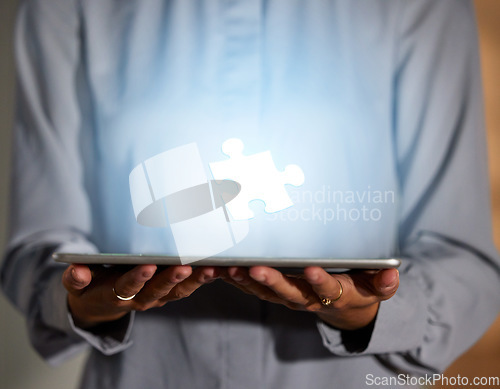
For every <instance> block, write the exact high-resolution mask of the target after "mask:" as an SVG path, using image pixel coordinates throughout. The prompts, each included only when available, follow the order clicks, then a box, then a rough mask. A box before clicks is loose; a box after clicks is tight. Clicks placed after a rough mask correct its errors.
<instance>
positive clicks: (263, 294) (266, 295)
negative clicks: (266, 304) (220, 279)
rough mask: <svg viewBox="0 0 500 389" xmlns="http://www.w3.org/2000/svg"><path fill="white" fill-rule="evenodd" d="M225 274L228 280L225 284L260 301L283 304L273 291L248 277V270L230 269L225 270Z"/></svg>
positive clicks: (241, 268) (242, 268)
mask: <svg viewBox="0 0 500 389" xmlns="http://www.w3.org/2000/svg"><path fill="white" fill-rule="evenodd" d="M227 274H228V276H229V278H228V279H227V280H226V282H228V283H230V284H232V285H234V286H235V287H237V288H238V289H240V290H242V291H243V292H245V293H247V294H251V295H254V296H256V297H258V298H259V299H261V300H266V301H270V302H273V303H284V301H282V300H281V299H280V298H279V297H278V296H277V295H276V293H274V291H272V290H271V289H269V288H268V287H267V286H265V285H262V284H261V283H259V282H257V281H255V280H254V279H253V278H252V277H250V275H249V269H248V268H246V267H230V268H228V269H227Z"/></svg>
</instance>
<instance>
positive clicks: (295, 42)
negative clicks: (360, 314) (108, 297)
mask: <svg viewBox="0 0 500 389" xmlns="http://www.w3.org/2000/svg"><path fill="white" fill-rule="evenodd" d="M16 53H17V63H18V74H19V92H18V112H17V120H16V128H15V134H14V135H15V145H14V147H15V151H14V157H15V158H14V159H15V160H14V167H13V173H12V179H13V181H12V188H13V192H12V203H11V204H12V207H11V235H10V240H9V246H8V250H7V254H6V257H5V260H4V263H3V268H2V285H3V288H4V290H5V291H6V293H7V295H8V296H9V297H10V299H11V300H12V301H13V302H14V303H15V304H16V305H17V306H19V307H20V309H21V310H22V311H23V312H24V313H25V314H26V316H27V320H28V324H29V328H30V336H31V339H32V342H33V345H34V347H35V348H36V349H37V350H38V351H39V352H40V353H41V355H42V356H44V357H45V358H46V359H47V360H49V361H51V362H54V363H57V362H58V361H61V360H63V359H64V358H67V357H69V356H70V355H72V354H73V353H76V352H78V351H80V350H81V349H82V348H83V347H85V346H86V345H87V344H91V345H92V346H93V352H92V353H91V355H90V360H89V363H88V364H87V367H86V370H85V373H84V377H83V382H82V387H84V388H109V387H113V388H137V387H147V388H150V387H151V388H153V387H172V388H177V387H189V388H287V389H288V388H304V387H309V386H311V387H315V388H360V387H363V386H365V385H368V384H369V383H370V382H369V380H368V378H367V374H371V375H372V376H371V377H388V378H389V377H392V379H395V378H397V374H399V373H405V374H406V373H409V374H415V375H419V374H420V375H421V374H432V373H434V372H438V371H441V370H443V369H444V368H445V367H446V366H447V365H448V364H450V363H451V362H452V361H453V360H454V359H455V358H456V357H458V355H460V354H461V353H462V352H463V351H464V350H465V349H466V348H468V347H469V346H470V345H471V344H473V343H474V342H475V341H476V340H477V339H478V338H479V337H480V336H481V334H482V333H483V332H484V331H485V329H486V328H487V327H488V325H489V324H490V323H491V322H492V321H493V319H494V318H495V317H496V315H497V313H498V311H499V306H500V300H499V298H498V296H500V282H499V274H500V270H499V266H500V260H499V257H498V253H497V251H496V249H495V248H494V246H493V244H492V239H491V226H490V208H489V197H488V184H487V182H488V176H487V166H486V157H485V155H486V147H485V139H484V138H485V137H484V123H483V117H482V114H483V113H482V109H483V108H482V107H483V106H482V101H481V89H480V74H479V62H478V53H477V41H476V32H475V22H474V15H473V9H472V6H471V4H470V3H469V2H467V1H460V0H441V1H439V2H437V1H432V0H429V1H423V0H420V1H389V0H380V1H377V0H372V1H326V0H308V1H299V0H287V1H285V0H282V1H280V0H270V1H255V0H241V1H219V0H213V1H208V0H206V1H201V0H200V1H194V0H193V1H191V0H177V1H176V0H171V1H161V0H154V1H153V0H151V1H142V2H138V1H123V0H99V1H97V0H87V1H67V0H50V1H48V0H31V1H25V2H24V3H23V4H22V5H21V8H20V13H19V19H18V25H17V35H16ZM232 137H238V138H240V139H242V140H243V141H244V143H245V151H244V153H245V154H247V155H252V154H254V153H258V152H261V151H265V150H270V151H271V152H272V154H273V157H274V162H275V164H276V167H277V170H279V171H281V170H283V169H284V167H285V166H286V165H287V164H290V163H293V164H297V165H299V166H300V167H301V168H302V169H303V171H304V175H305V178H306V179H305V183H304V185H303V186H301V187H300V188H289V193H290V195H291V197H292V199H293V200H294V203H295V205H294V206H293V207H291V208H289V209H287V210H285V211H282V212H280V213H279V214H276V215H269V214H265V213H264V212H263V210H262V207H261V206H260V205H259V204H251V207H252V209H253V210H255V212H256V217H255V218H254V219H252V220H250V222H249V223H250V233H249V236H248V237H247V238H246V239H245V240H244V241H243V242H242V243H241V244H239V245H237V246H235V247H234V248H233V249H231V250H230V251H228V252H227V253H226V254H227V255H258V256H277V257H279V256H301V257H304V258H308V257H319V256H330V257H363V256H365V257H388V256H396V255H398V256H402V257H403V258H404V261H403V265H402V267H401V269H400V271H401V274H400V277H401V284H400V288H399V290H398V292H397V294H396V295H395V296H394V297H393V298H392V299H390V300H389V301H386V302H383V303H382V304H381V306H380V309H379V312H378V315H377V318H376V320H375V323H374V326H373V329H368V330H367V331H368V332H367V331H365V332H364V334H365V335H366V334H367V333H368V337H367V338H362V337H361V336H360V335H359V334H356V333H354V335H355V336H353V334H352V333H351V334H349V333H347V332H341V331H338V330H336V329H334V328H331V327H329V326H328V325H326V324H324V323H322V322H320V321H319V320H318V319H317V318H316V316H314V315H313V314H310V313H305V312H295V311H291V310H288V309H287V308H284V307H281V306H277V305H273V304H270V303H266V302H262V301H259V300H257V299H256V298H253V297H250V296H247V295H243V294H242V293H241V292H239V291H237V290H236V289H234V288H233V287H231V286H228V285H225V284H223V283H222V282H215V283H213V284H211V285H208V286H204V287H203V288H202V289H200V290H198V291H197V292H196V293H194V295H193V296H191V297H189V298H188V299H185V300H182V301H179V302H175V303H169V304H167V305H166V306H165V307H164V308H162V309H156V310H151V311H148V312H141V313H137V314H132V315H129V316H127V317H126V318H124V319H122V320H120V321H119V322H117V323H110V324H109V325H108V326H103V328H100V329H99V332H97V333H96V332H94V333H89V332H85V331H82V330H80V329H78V328H75V326H74V325H73V323H72V321H71V318H70V317H69V315H68V311H67V306H66V293H65V291H64V288H63V287H62V285H61V281H60V277H61V273H62V271H63V267H62V265H60V264H56V263H54V262H53V261H52V260H51V259H50V253H51V252H52V251H64V252H82V253H88V252H97V251H100V252H124V253H146V252H162V253H173V254H175V244H174V242H173V238H172V235H171V233H170V231H169V229H168V228H164V229H160V228H158V229H153V228H148V227H144V226H141V225H139V224H138V223H137V222H136V220H135V218H134V212H133V209H132V206H131V200H130V195H129V182H128V179H129V173H130V172H131V171H132V169H133V168H134V167H135V166H137V165H138V164H140V163H141V162H143V161H144V160H146V159H147V158H150V157H152V156H154V155H156V154H158V153H161V152H163V151H165V150H168V149H172V148H175V147H178V146H181V145H184V144H188V143H191V142H196V144H197V145H198V147H199V150H200V154H201V157H202V159H203V160H204V161H205V162H207V163H209V162H215V161H220V160H223V159H224V158H225V157H224V155H223V154H222V153H221V145H222V143H223V142H224V141H225V140H226V139H228V138H232ZM353 209H354V210H357V211H352V210H353ZM363 209H365V210H366V211H365V212H368V213H365V216H366V215H367V216H366V218H364V217H363V216H362V212H363ZM356 212H357V213H356ZM353 215H354V216H353ZM356 215H358V217H356ZM370 331H371V333H370ZM356 335H359V336H358V337H357V338H356ZM400 385H401V381H399V382H396V383H395V384H394V385H393V387H398V386H400ZM375 387H376V385H375Z"/></svg>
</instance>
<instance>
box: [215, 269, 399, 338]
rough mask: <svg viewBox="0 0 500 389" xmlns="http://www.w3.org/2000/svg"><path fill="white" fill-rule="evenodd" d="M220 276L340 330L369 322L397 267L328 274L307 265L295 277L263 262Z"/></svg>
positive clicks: (394, 282) (389, 291) (393, 285)
mask: <svg viewBox="0 0 500 389" xmlns="http://www.w3.org/2000/svg"><path fill="white" fill-rule="evenodd" d="M222 278H223V279H224V280H225V281H226V282H228V283H230V284H232V285H234V286H236V287H238V288H239V289H241V290H243V291H244V292H246V293H249V294H253V295H255V296H257V297H259V298H260V299H262V300H266V301H270V302H273V303H276V304H282V305H285V306H286V307H288V308H290V309H294V310H300V311H310V312H314V313H316V314H317V315H318V316H319V317H320V318H321V319H322V320H323V321H325V322H327V323H328V324H330V325H332V326H334V327H337V328H339V329H342V330H356V329H360V328H363V327H365V326H367V325H368V324H370V323H371V322H372V321H373V320H374V319H375V316H376V314H377V311H378V307H379V304H380V302H381V301H383V300H387V299H389V298H391V297H392V296H394V294H395V293H396V290H397V289H398V286H399V272H398V271H397V270H396V269H386V270H380V271H359V272H351V273H342V274H328V273H327V272H326V271H325V270H324V269H322V268H320V267H307V268H305V269H304V274H303V275H301V276H298V277H297V276H289V275H288V276H287V275H285V274H283V273H281V272H279V271H278V270H276V269H273V268H270V267H265V266H255V267H251V268H244V267H230V268H228V269H227V270H226V271H225V273H224V274H223V276H222ZM341 288H342V292H341ZM339 296H340V298H338V297H339ZM322 298H327V299H330V300H331V304H330V305H328V306H325V305H323V304H322V302H321V299H322ZM337 298H338V299H337Z"/></svg>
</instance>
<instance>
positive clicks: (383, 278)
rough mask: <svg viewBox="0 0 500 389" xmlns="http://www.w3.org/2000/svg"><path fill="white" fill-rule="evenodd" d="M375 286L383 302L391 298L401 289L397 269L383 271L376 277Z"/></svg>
mask: <svg viewBox="0 0 500 389" xmlns="http://www.w3.org/2000/svg"><path fill="white" fill-rule="evenodd" d="M373 286H374V288H375V290H376V293H377V294H378V295H379V296H380V298H381V299H382V300H387V299H389V298H391V297H392V296H394V294H395V293H396V291H397V290H398V287H399V272H398V271H397V270H396V269H385V270H381V271H380V272H378V273H377V274H376V275H375V277H374V280H373Z"/></svg>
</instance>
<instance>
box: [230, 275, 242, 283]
mask: <svg viewBox="0 0 500 389" xmlns="http://www.w3.org/2000/svg"><path fill="white" fill-rule="evenodd" d="M231 278H232V279H233V280H235V281H238V282H239V281H243V277H242V276H241V275H239V274H235V275H233V276H231Z"/></svg>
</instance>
